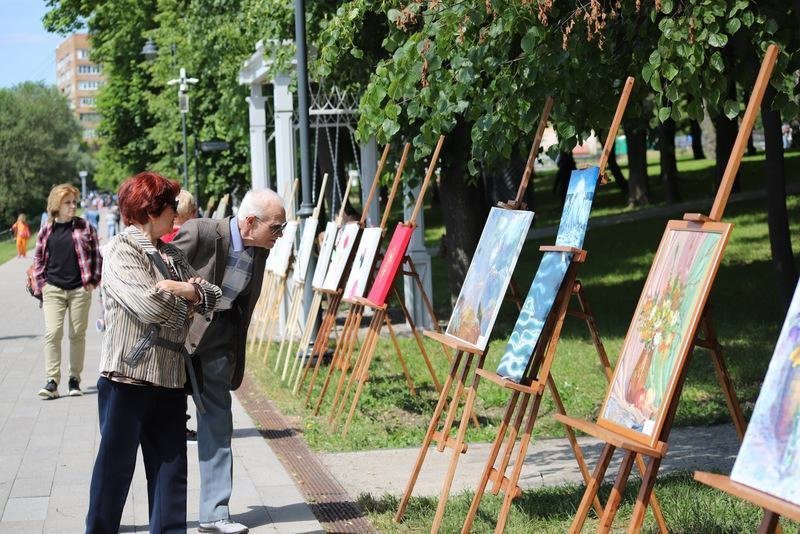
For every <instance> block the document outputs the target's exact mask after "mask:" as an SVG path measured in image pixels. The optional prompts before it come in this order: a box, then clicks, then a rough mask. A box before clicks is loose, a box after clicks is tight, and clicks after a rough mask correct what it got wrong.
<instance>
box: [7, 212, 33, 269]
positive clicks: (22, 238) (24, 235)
mask: <svg viewBox="0 0 800 534" xmlns="http://www.w3.org/2000/svg"><path fill="white" fill-rule="evenodd" d="M11 232H12V233H13V234H14V237H15V238H16V240H17V257H18V258H27V257H28V238H30V237H31V229H30V227H29V226H28V220H27V219H26V218H25V214H24V213H20V214H19V215H18V216H17V222H15V223H14V224H13V225H12V226H11Z"/></svg>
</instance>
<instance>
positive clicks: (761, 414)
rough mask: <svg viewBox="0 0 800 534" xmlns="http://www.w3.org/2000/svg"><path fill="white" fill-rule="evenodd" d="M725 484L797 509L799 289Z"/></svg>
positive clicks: (799, 462)
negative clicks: (755, 491)
mask: <svg viewBox="0 0 800 534" xmlns="http://www.w3.org/2000/svg"><path fill="white" fill-rule="evenodd" d="M731 480H734V481H736V482H739V483H741V484H745V485H747V486H750V487H753V488H756V489H758V490H761V491H763V492H765V493H769V494H770V495H774V496H775V497H778V498H780V499H783V500H785V501H789V502H791V503H793V504H796V505H800V286H798V289H795V292H794V298H793V299H792V304H791V305H790V306H789V312H788V313H787V314H786V321H785V322H784V323H783V328H782V329H781V334H780V336H779V337H778V344H777V345H776V347H775V352H773V353H772V360H771V361H770V363H769V369H767V376H766V377H765V378H764V383H763V384H762V386H761V393H759V395H758V400H757V401H756V407H755V409H754V410H753V417H752V418H751V419H750V424H749V425H748V427H747V433H746V434H745V437H744V443H742V448H741V449H740V450H739V455H738V456H737V457H736V463H735V464H734V466H733V471H732V472H731Z"/></svg>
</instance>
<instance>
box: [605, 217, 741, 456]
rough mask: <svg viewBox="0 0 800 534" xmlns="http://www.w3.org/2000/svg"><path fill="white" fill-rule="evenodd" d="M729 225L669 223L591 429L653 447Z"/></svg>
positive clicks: (709, 287) (716, 265)
mask: <svg viewBox="0 0 800 534" xmlns="http://www.w3.org/2000/svg"><path fill="white" fill-rule="evenodd" d="M731 228H732V225H730V224H727V223H703V224H697V223H691V222H687V221H670V222H669V223H668V224H667V228H666V231H665V232H664V236H663V237H662V239H661V244H660V245H659V247H658V251H657V252H656V257H655V259H654V260H653V265H652V267H651V268H650V273H649V274H648V276H647V281H646V282H645V285H644V289H643V290H642V294H641V296H640V297H639V304H638V305H637V306H636V311H635V313H634V315H633V320H632V321H631V325H630V327H629V328H628V333H627V335H626V336H625V342H624V343H623V346H622V352H621V353H620V357H619V360H618V361H617V366H616V368H615V369H614V377H613V379H612V381H611V385H610V387H609V390H608V393H607V395H606V399H605V402H604V403H603V408H602V409H601V411H600V418H599V419H598V424H599V425H600V426H603V427H606V428H609V429H611V430H613V431H615V432H618V433H620V434H623V435H625V436H628V437H630V438H631V439H634V440H636V441H639V442H641V443H644V444H646V445H648V446H650V447H652V446H655V444H656V443H657V442H658V441H659V438H660V436H661V428H662V427H663V425H664V419H665V418H666V415H667V412H668V411H669V405H670V403H671V401H672V400H673V396H674V393H675V388H676V387H677V384H678V380H679V379H680V375H681V373H682V372H683V367H684V365H685V363H686V358H687V356H688V354H689V351H690V349H691V347H692V340H693V336H694V334H695V331H696V329H697V325H698V324H699V322H700V317H701V314H702V312H703V308H704V306H705V304H706V300H707V298H708V294H709V292H710V291H711V285H712V283H713V281H714V277H715V275H716V273H717V269H718V268H719V264H720V262H721V261H722V253H723V251H724V250H725V245H726V244H727V242H728V237H729V236H730V232H731Z"/></svg>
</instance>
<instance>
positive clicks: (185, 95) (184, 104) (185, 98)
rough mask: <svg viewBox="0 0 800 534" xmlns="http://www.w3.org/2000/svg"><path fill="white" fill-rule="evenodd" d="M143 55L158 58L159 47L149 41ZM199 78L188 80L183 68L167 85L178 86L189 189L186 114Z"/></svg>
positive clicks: (185, 176) (184, 173)
mask: <svg viewBox="0 0 800 534" xmlns="http://www.w3.org/2000/svg"><path fill="white" fill-rule="evenodd" d="M172 54H173V56H174V55H175V45H172ZM142 55H143V56H144V58H145V59H146V60H147V61H152V60H154V59H155V58H156V57H158V47H156V44H155V43H154V42H153V41H152V40H151V39H148V40H147V42H146V43H144V46H143V47H142ZM198 81H200V80H198V79H197V78H187V77H186V69H184V68H183V67H181V70H180V76H179V77H178V78H175V79H174V80H170V81H168V82H167V85H177V86H178V107H179V108H180V111H181V132H182V136H183V188H184V189H187V190H188V189H189V156H188V154H187V148H186V114H187V113H189V86H190V85H194V84H196V83H197V82H198Z"/></svg>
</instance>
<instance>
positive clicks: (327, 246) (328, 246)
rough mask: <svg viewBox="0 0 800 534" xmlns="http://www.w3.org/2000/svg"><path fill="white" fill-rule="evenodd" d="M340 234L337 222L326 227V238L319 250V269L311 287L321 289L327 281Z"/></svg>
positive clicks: (315, 270) (315, 271) (315, 272)
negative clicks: (335, 245) (326, 276)
mask: <svg viewBox="0 0 800 534" xmlns="http://www.w3.org/2000/svg"><path fill="white" fill-rule="evenodd" d="M338 232H339V228H338V227H337V226H336V223H335V222H329V223H328V224H327V225H326V226H325V237H324V238H323V240H322V246H321V247H320V249H319V257H318V258H317V268H316V269H314V277H313V278H312V279H311V285H312V286H313V287H316V288H320V287H322V283H323V282H324V281H325V274H327V272H328V266H329V265H330V263H331V254H332V253H333V246H334V244H335V243H336V235H337V234H338Z"/></svg>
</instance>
